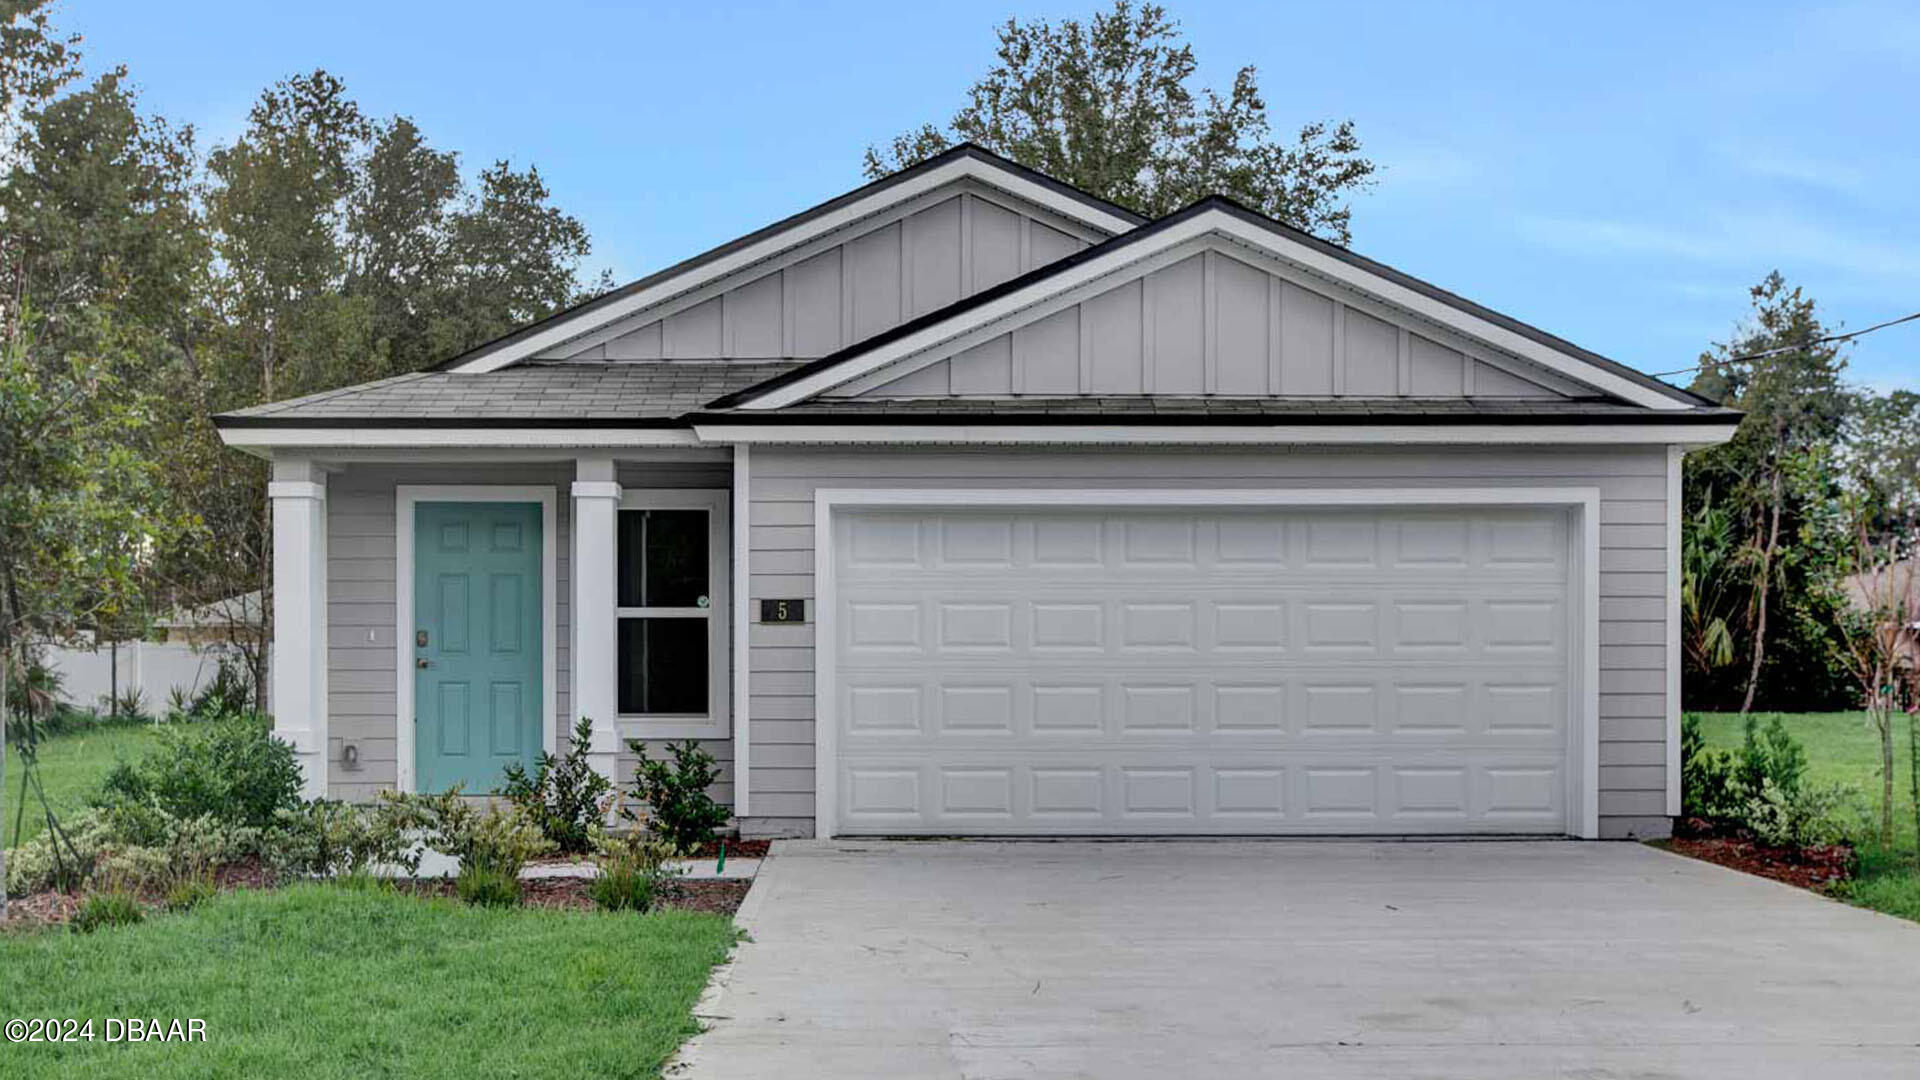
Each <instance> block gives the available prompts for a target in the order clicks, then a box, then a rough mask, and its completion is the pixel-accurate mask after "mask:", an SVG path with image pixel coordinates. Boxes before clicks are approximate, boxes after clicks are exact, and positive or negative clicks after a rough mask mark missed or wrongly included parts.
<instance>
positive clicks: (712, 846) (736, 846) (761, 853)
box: [693, 840, 773, 859]
mask: <svg viewBox="0 0 1920 1080" xmlns="http://www.w3.org/2000/svg"><path fill="white" fill-rule="evenodd" d="M722 843H725V844H726V845H727V858H729V859H764V858H766V857H767V852H768V851H769V850H770V849H772V847H773V841H771V840H726V841H721V840H712V841H708V842H707V843H705V844H702V845H701V846H700V849H699V850H698V851H696V852H694V853H693V857H694V858H696V859H717V858H719V857H720V845H721V844H722Z"/></svg>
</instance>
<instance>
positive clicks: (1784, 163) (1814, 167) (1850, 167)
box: [1713, 139, 1870, 196]
mask: <svg viewBox="0 0 1920 1080" xmlns="http://www.w3.org/2000/svg"><path fill="white" fill-rule="evenodd" d="M1713 152H1714V153H1715V154H1717V155H1719V156H1720V157H1721V158H1723V159H1725V160H1726V161H1727V163H1728V164H1730V165H1732V166H1733V167H1734V168H1736V169H1739V170H1741V171H1742V172H1745V173H1748V174H1750V175H1753V176H1759V177H1765V178H1767V179H1771V180H1784V181H1786V182H1787V183H1790V184H1800V185H1804V186H1807V187H1817V188H1824V189H1826V190H1828V191H1834V192H1838V193H1840V194H1843V195H1852V196H1858V195H1860V194H1861V193H1863V192H1864V191H1865V190H1866V189H1867V187H1868V185H1869V183H1870V178H1869V177H1868V175H1867V173H1866V172H1865V171H1864V170H1862V169H1861V168H1859V167H1858V166H1857V165H1854V164H1851V163H1849V162H1845V161H1835V160H1831V159H1826V158H1819V157H1814V156H1812V155H1808V154H1802V153H1797V152H1795V151H1793V150H1788V149H1783V148H1781V147H1778V146H1766V145H1762V144H1759V143H1754V142H1745V141H1739V140H1733V139H1723V140H1720V141H1718V142H1716V143H1714V144H1713Z"/></svg>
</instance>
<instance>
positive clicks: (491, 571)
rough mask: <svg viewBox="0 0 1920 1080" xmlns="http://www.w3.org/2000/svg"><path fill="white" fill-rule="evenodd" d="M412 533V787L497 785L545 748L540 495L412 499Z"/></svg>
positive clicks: (471, 789)
mask: <svg viewBox="0 0 1920 1080" xmlns="http://www.w3.org/2000/svg"><path fill="white" fill-rule="evenodd" d="M413 538H414V547H413V550H414V556H413V559H414V563H413V614H414V623H415V629H414V638H413V645H414V648H413V653H414V660H413V665H414V673H413V675H414V681H413V715H414V725H413V727H414V735H413V737H414V763H415V765H414V767H415V772H416V775H417V781H416V782H417V786H418V790H420V791H423V792H442V791H446V790H448V789H449V788H451V787H453V786H454V785H456V784H458V785H460V786H461V787H462V789H463V790H465V791H466V792H468V793H470V794H479V793H482V792H488V791H495V790H497V789H498V788H499V787H500V785H501V770H502V769H503V768H504V767H505V766H506V765H507V763H508V762H514V761H517V762H520V763H522V764H525V765H529V766H530V765H531V764H532V762H533V759H534V755H536V754H538V753H539V752H540V751H541V749H542V745H541V743H542V738H541V736H542V725H541V715H540V713H541V701H542V693H541V691H542V687H541V685H540V678H541V670H540V669H541V656H542V640H541V633H542V627H541V625H540V624H541V613H542V612H543V611H544V610H545V606H544V602H543V597H542V596H541V595H540V589H541V582H540V556H541V548H540V545H541V544H542V543H544V542H545V538H544V537H542V536H541V535H540V504H539V503H519V502H472V503H467V502H421V503H416V504H415V506H414V516H413Z"/></svg>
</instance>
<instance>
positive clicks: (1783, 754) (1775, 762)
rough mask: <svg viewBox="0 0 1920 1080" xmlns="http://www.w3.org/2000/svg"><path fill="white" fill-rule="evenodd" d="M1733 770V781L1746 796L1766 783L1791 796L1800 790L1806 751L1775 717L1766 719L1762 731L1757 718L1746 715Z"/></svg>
mask: <svg viewBox="0 0 1920 1080" xmlns="http://www.w3.org/2000/svg"><path fill="white" fill-rule="evenodd" d="M1734 769H1735V778H1736V779H1737V780H1738V781H1739V783H1740V787H1741V788H1742V790H1744V791H1745V792H1746V793H1747V794H1748V795H1749V796H1752V795H1757V794H1759V793H1760V791H1761V790H1762V789H1763V788H1765V787H1766V786H1767V785H1768V784H1772V785H1773V786H1774V787H1777V788H1779V789H1780V790H1781V791H1782V792H1785V793H1788V794H1791V793H1793V792H1795V791H1798V790H1799V789H1800V781H1801V780H1802V779H1803V778H1805V776H1806V775H1807V751H1806V749H1805V748H1804V747H1802V746H1801V745H1800V741H1799V740H1798V739H1795V738H1794V737H1793V735H1792V733H1791V732H1789V731H1788V730H1787V724H1786V721H1784V720H1782V719H1780V718H1779V717H1778V716H1775V717H1771V718H1769V719H1768V721H1767V726H1766V728H1765V729H1764V730H1762V729H1761V727H1760V719H1759V717H1756V716H1748V717H1747V724H1746V736H1745V739H1744V740H1743V742H1742V744H1741V747H1740V753H1739V754H1738V755H1737V756H1736V757H1735V759H1734Z"/></svg>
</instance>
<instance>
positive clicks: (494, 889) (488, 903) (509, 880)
mask: <svg viewBox="0 0 1920 1080" xmlns="http://www.w3.org/2000/svg"><path fill="white" fill-rule="evenodd" d="M453 892H454V895H456V896H458V897H459V898H460V899H462V900H464V901H466V902H467V903H469V904H473V905H476V906H479V907H514V906H515V905H517V904H519V903H520V875H519V874H518V873H517V872H516V873H508V872H507V871H505V870H502V869H500V868H498V867H494V866H486V865H473V866H467V865H462V866H461V867H460V873H459V875H458V876H456V877H455V878H454V879H453Z"/></svg>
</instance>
